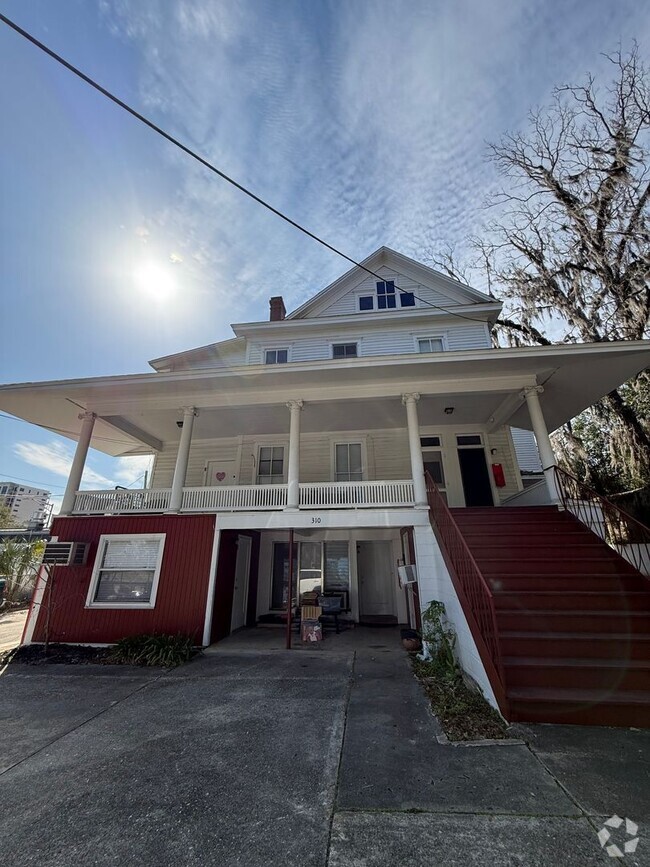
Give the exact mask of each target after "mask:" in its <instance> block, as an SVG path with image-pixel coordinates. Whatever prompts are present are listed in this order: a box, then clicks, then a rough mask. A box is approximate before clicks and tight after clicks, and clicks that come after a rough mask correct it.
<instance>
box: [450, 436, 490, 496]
mask: <svg viewBox="0 0 650 867" xmlns="http://www.w3.org/2000/svg"><path fill="white" fill-rule="evenodd" d="M458 462H459V464H460V475H461V478H462V480H463V493H464V494H465V505H466V506H493V505H494V499H493V497H492V486H491V485H490V476H489V472H488V468H487V461H486V460H485V451H484V449H483V448H466V449H458Z"/></svg>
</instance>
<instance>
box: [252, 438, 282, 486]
mask: <svg viewBox="0 0 650 867" xmlns="http://www.w3.org/2000/svg"><path fill="white" fill-rule="evenodd" d="M260 449H282V481H281V482H260V481H258V480H259V476H260V474H259V468H260ZM288 461H289V444H288V443H286V442H284V443H279V442H274V443H255V466H254V467H253V479H254V481H253V484H254V485H263V486H265V487H266V486H267V485H285V484H286V482H287V471H288V467H287V464H288ZM268 478H270V476H269V477H268Z"/></svg>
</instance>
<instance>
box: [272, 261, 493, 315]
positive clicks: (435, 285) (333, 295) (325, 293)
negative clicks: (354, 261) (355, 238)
mask: <svg viewBox="0 0 650 867" xmlns="http://www.w3.org/2000/svg"><path fill="white" fill-rule="evenodd" d="M360 264H361V265H362V266H363V267H359V266H358V265H355V266H354V267H353V268H351V269H350V270H349V271H347V272H346V273H345V274H343V275H342V276H341V277H339V278H338V279H337V280H335V281H334V282H333V283H330V285H329V286H326V287H325V288H324V289H323V290H321V291H320V292H318V293H317V294H316V295H314V296H313V297H312V298H310V299H309V301H306V302H305V303H304V304H303V305H302V306H301V307H298V309H297V310H294V311H293V312H292V313H290V314H289V315H288V316H287V319H306V318H309V317H311V316H316V315H318V314H319V313H320V312H322V311H323V310H325V309H327V308H328V307H329V306H330V305H331V304H333V303H334V302H335V301H337V300H338V299H339V298H341V297H342V296H343V295H345V294H346V293H347V292H349V291H350V290H352V289H354V287H355V286H356V285H358V284H359V283H361V282H363V281H364V280H366V279H368V277H369V276H372V274H369V272H377V271H378V269H379V268H382V267H389V268H393V269H394V270H395V271H398V272H399V273H400V274H404V275H405V276H407V277H409V278H411V279H412V280H414V281H415V282H417V283H421V284H423V285H425V286H428V287H430V288H432V289H435V290H436V291H437V292H438V293H440V294H442V295H443V296H445V297H447V298H448V299H449V304H450V306H454V305H459V304H461V305H466V304H492V305H494V304H495V303H496V304H498V303H499V302H498V301H497V299H495V298H492V297H491V296H489V295H486V294H485V293H484V292H479V291H478V290H477V289H472V287H471V286H466V285H465V284H464V283H460V282H459V281H458V280H453V279H452V278H451V277H448V276H447V275H446V274H442V273H441V272H440V271H436V270H435V269H434V268H429V267H428V266H427V265H423V264H422V263H421V262H416V260H415V259H411V258H410V257H409V256H405V255H404V254H403V253H398V252H397V251H396V250H391V249H390V247H380V248H379V249H378V250H375V252H374V253H371V254H370V256H368V257H367V258H366V259H364V260H363V261H362V262H361V263H360ZM364 269H367V270H364ZM396 288H399V286H397V287H396ZM439 308H440V309H441V310H444V309H445V307H444V305H443V304H440V305H439Z"/></svg>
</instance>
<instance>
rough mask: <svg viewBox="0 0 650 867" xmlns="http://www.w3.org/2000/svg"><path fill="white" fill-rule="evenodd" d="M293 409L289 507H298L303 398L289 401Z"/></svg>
mask: <svg viewBox="0 0 650 867" xmlns="http://www.w3.org/2000/svg"><path fill="white" fill-rule="evenodd" d="M287 406H288V407H289V410H290V411H291V422H290V423H289V463H288V467H287V509H297V508H298V506H299V505H300V412H301V410H302V407H303V401H302V400H290V401H289V402H288V403H287Z"/></svg>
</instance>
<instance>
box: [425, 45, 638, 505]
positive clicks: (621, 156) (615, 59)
mask: <svg viewBox="0 0 650 867" xmlns="http://www.w3.org/2000/svg"><path fill="white" fill-rule="evenodd" d="M607 60H608V61H609V63H610V64H611V70H612V73H613V75H612V79H611V81H610V83H609V84H608V85H607V86H604V87H603V86H600V85H599V83H598V82H597V81H596V79H595V78H594V76H592V75H588V76H587V78H586V80H585V81H584V82H583V83H581V84H569V85H564V86H561V87H557V88H556V89H555V90H554V93H553V99H552V102H551V104H550V105H549V106H547V107H545V108H543V109H540V110H537V111H535V112H532V113H531V115H530V118H529V125H528V129H526V130H525V131H523V132H514V133H508V134H506V135H505V136H504V137H503V138H502V140H501V141H500V142H498V143H496V144H492V145H490V146H489V154H488V156H489V159H490V160H491V161H492V163H493V164H494V165H495V166H496V168H497V170H498V172H499V174H500V175H501V177H502V180H503V184H502V189H501V190H500V192H498V193H497V194H496V195H494V196H493V197H492V198H491V200H490V201H489V202H488V207H489V208H490V209H491V211H492V214H493V216H492V217H491V219H490V221H489V222H488V224H487V227H486V231H485V232H484V235H483V237H481V238H472V239H470V241H471V248H472V249H473V250H474V252H475V257H474V259H473V261H472V262H471V263H470V268H480V269H481V271H482V277H483V281H482V282H483V283H486V284H487V287H488V290H489V291H490V292H491V293H494V294H495V295H497V296H498V297H500V298H503V299H504V300H505V302H506V303H505V305H504V311H503V315H502V316H501V318H500V319H499V321H498V323H497V329H496V336H497V341H498V343H499V344H500V345H503V344H506V345H514V346H516V345H535V344H540V345H545V344H549V343H571V342H587V341H588V342H604V341H613V340H640V339H643V338H644V337H647V336H648V335H649V334H650V219H649V217H650V208H649V202H650V159H649V155H650V77H649V75H648V71H647V69H646V68H645V66H644V65H643V63H642V61H641V59H640V55H639V50H638V48H637V46H634V47H633V48H632V50H631V51H630V52H629V53H628V54H623V53H622V52H620V51H619V52H617V53H615V54H613V55H611V56H608V58H607ZM431 258H432V260H433V261H434V263H435V264H437V265H438V266H439V267H440V266H442V267H443V268H445V269H446V270H447V271H448V272H449V273H453V274H454V276H457V277H458V276H461V277H463V276H464V273H460V274H459V269H458V268H457V266H456V264H455V262H454V257H453V253H450V252H449V251H448V252H447V253H443V254H442V255H440V254H437V255H435V254H434V255H433V256H432V257H431ZM465 273H466V272H465ZM649 399H650V377H649V375H648V372H647V371H646V372H645V373H643V374H641V375H640V376H639V377H637V378H636V379H635V380H632V381H630V382H629V383H627V384H626V386H625V387H624V388H619V389H615V390H614V391H612V392H610V393H609V394H608V395H607V396H606V397H605V398H604V399H603V400H602V401H600V402H599V403H598V404H597V405H595V406H594V407H593V408H590V409H589V410H587V411H586V412H585V413H583V414H582V415H581V416H580V418H579V421H578V422H577V423H576V424H575V425H567V426H566V427H565V428H564V429H563V430H562V432H561V434H560V437H559V442H560V443H561V445H562V447H563V451H564V454H565V456H566V457H567V459H568V462H569V463H570V465H571V467H572V468H573V469H574V470H576V471H579V472H580V473H581V474H582V476H583V477H585V478H587V479H588V480H589V481H591V482H592V483H595V484H597V486H598V487H600V488H601V489H603V488H605V489H606V488H610V489H611V488H612V487H619V488H620V487H621V486H625V485H627V486H633V485H641V484H644V483H645V484H647V483H648V482H650V422H649V418H648V413H647V412H646V411H645V410H646V409H647V406H648V402H649Z"/></svg>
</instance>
